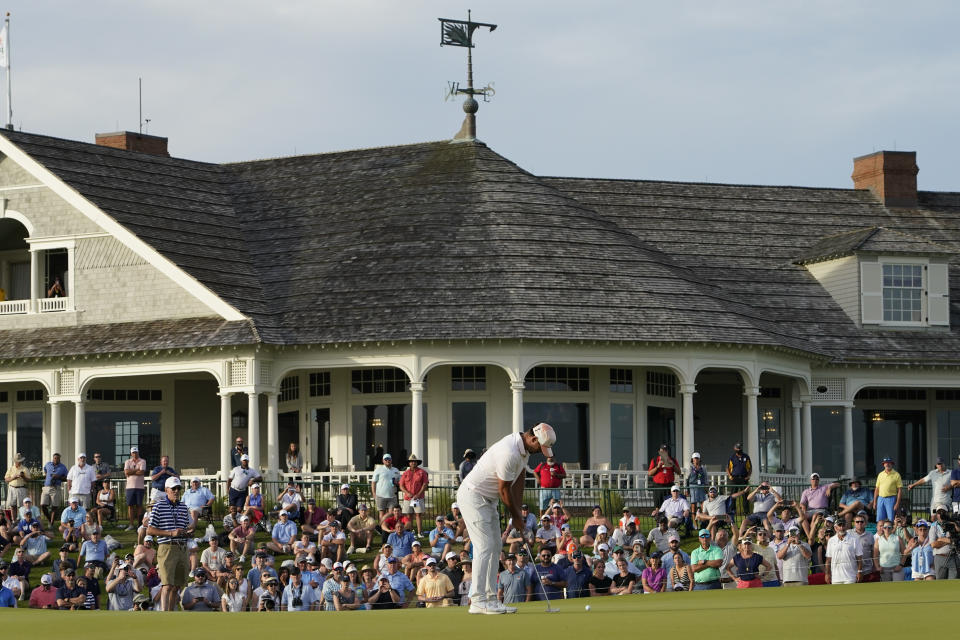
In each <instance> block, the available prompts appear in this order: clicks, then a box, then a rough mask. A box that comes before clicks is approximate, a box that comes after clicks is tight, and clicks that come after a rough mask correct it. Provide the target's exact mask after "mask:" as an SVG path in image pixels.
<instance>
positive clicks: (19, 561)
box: [7, 548, 33, 599]
mask: <svg viewBox="0 0 960 640" xmlns="http://www.w3.org/2000/svg"><path fill="white" fill-rule="evenodd" d="M25 555H26V552H25V551H24V550H23V548H19V549H16V550H15V551H14V552H13V562H11V563H10V565H9V566H8V567H7V578H8V579H9V578H16V579H17V581H18V582H19V583H20V594H18V595H17V598H20V599H22V598H24V597H26V594H27V592H29V591H30V581H29V580H30V570H31V569H33V563H32V562H30V561H29V560H27V559H26V557H25Z"/></svg>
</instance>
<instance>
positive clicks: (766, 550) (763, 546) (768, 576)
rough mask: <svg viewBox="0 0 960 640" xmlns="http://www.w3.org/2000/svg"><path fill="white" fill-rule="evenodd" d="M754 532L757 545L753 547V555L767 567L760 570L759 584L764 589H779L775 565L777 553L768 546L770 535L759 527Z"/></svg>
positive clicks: (777, 572)
mask: <svg viewBox="0 0 960 640" xmlns="http://www.w3.org/2000/svg"><path fill="white" fill-rule="evenodd" d="M755 532H756V535H757V544H756V545H755V546H754V553H759V554H760V555H761V556H762V557H763V559H764V560H765V561H766V563H767V565H768V566H767V567H766V568H762V569H761V570H760V583H761V584H762V585H763V586H764V587H779V586H780V571H779V565H778V563H777V552H776V549H774V547H773V545H772V544H770V533H769V532H768V531H767V530H766V529H762V528H760V527H757V528H756V529H755Z"/></svg>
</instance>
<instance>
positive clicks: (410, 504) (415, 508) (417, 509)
mask: <svg viewBox="0 0 960 640" xmlns="http://www.w3.org/2000/svg"><path fill="white" fill-rule="evenodd" d="M401 511H402V512H403V513H423V498H420V499H418V500H406V499H405V500H403V505H402V507H401Z"/></svg>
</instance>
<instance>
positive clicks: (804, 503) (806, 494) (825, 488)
mask: <svg viewBox="0 0 960 640" xmlns="http://www.w3.org/2000/svg"><path fill="white" fill-rule="evenodd" d="M839 486H840V483H838V482H831V483H830V484H828V485H821V484H820V474H819V473H817V472H816V471H814V472H813V473H811V474H810V488H809V489H804V491H803V493H802V494H801V495H800V503H799V504H797V510H798V511H799V512H800V521H801V523H802V526H803V532H804V534H806V536H807V539H810V530H811V525H810V520H811V518H813V516H815V515H816V514H818V513H819V514H820V515H824V514H825V513H826V512H827V507H828V506H829V504H830V492H831V491H833V490H834V489H836V488H837V487H839Z"/></svg>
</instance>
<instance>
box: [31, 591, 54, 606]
mask: <svg viewBox="0 0 960 640" xmlns="http://www.w3.org/2000/svg"><path fill="white" fill-rule="evenodd" d="M48 605H50V606H53V608H54V609H56V608H57V590H56V589H54V588H53V587H50V589H49V590H47V591H44V590H43V587H42V586H40V587H36V588H35V589H34V590H33V591H31V592H30V608H31V609H43V608H44V607H46V606H48Z"/></svg>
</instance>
